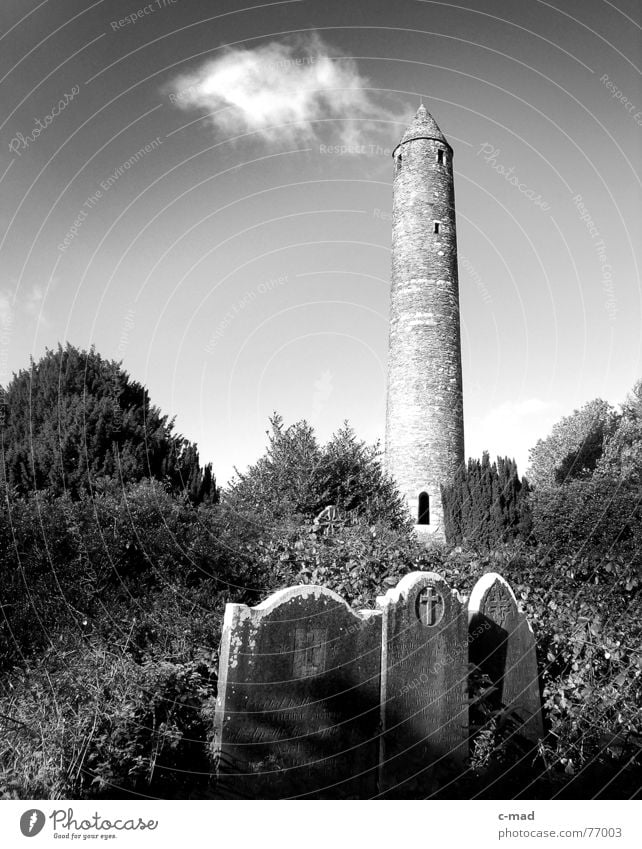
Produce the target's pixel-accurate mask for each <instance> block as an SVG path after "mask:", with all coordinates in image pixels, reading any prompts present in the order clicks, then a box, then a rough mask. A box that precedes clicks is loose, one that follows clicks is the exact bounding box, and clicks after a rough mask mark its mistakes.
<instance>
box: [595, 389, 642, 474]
mask: <svg viewBox="0 0 642 849" xmlns="http://www.w3.org/2000/svg"><path fill="white" fill-rule="evenodd" d="M597 471H598V472H599V473H601V474H604V475H607V476H608V477H611V478H618V479H621V480H624V481H629V482H635V483H642V381H638V382H637V383H636V384H635V386H634V387H633V391H632V392H631V393H630V394H629V396H628V397H627V398H626V400H625V401H624V403H623V404H622V412H621V415H620V417H619V420H618V423H617V427H616V428H615V430H614V432H613V434H612V436H611V438H610V439H609V440H608V442H607V444H606V446H605V449H604V452H603V455H602V456H601V457H600V460H599V462H598V464H597Z"/></svg>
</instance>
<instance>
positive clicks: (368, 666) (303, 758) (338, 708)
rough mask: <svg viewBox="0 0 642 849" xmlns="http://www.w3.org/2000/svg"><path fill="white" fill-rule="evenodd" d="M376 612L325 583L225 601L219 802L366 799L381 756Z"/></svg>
mask: <svg viewBox="0 0 642 849" xmlns="http://www.w3.org/2000/svg"><path fill="white" fill-rule="evenodd" d="M380 669H381V613H379V612H378V611H363V612H361V613H355V612H354V611H353V610H351V608H350V607H349V606H348V604H347V603H346V602H345V601H344V600H343V599H342V598H341V597H340V596H338V595H337V594H336V593H334V592H332V591H331V590H328V589H325V588H323V587H317V586H310V585H305V586H295V587H291V588H289V589H286V590H281V591H280V592H277V593H274V594H273V595H271V596H270V597H269V598H268V599H266V600H265V601H264V602H262V603H261V604H259V605H258V606H257V607H247V606H246V605H243V604H228V605H226V609H225V619H224V623H223V635H222V640H221V654H220V670H219V692H218V698H217V704H216V717H215V737H214V750H215V757H216V761H217V795H219V796H222V797H237V798H241V797H244V798H254V799H275V798H292V797H304V798H329V799H331V798H351V799H356V798H370V797H372V796H374V795H375V794H376V791H377V787H376V781H377V764H378V750H379V688H380Z"/></svg>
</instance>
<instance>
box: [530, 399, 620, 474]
mask: <svg viewBox="0 0 642 849" xmlns="http://www.w3.org/2000/svg"><path fill="white" fill-rule="evenodd" d="M617 421H618V417H617V415H616V413H615V411H614V410H613V408H612V407H611V406H610V404H607V403H606V402H605V401H602V400H601V399H599V398H596V399H595V400H594V401H590V402H589V403H588V404H585V405H584V406H583V407H581V409H579V410H575V411H574V412H573V413H572V414H571V415H570V416H566V417H565V418H563V419H561V420H560V421H559V422H557V423H556V424H555V425H554V426H553V429H552V431H551V433H550V434H549V436H547V437H546V438H545V439H539V440H538V441H537V443H536V444H535V447H534V448H532V449H531V451H530V467H529V469H528V472H527V474H528V479H529V481H530V482H531V483H532V485H533V486H534V487H535V488H542V489H544V488H550V487H553V486H558V485H560V484H563V483H565V482H567V481H569V480H572V479H574V478H579V479H585V478H587V477H590V475H591V474H592V473H593V471H594V470H595V468H596V466H597V464H598V462H599V460H600V458H601V457H602V454H603V452H604V448H605V445H606V443H607V442H608V440H609V438H610V437H611V435H612V434H613V432H614V430H615V428H616V426H617Z"/></svg>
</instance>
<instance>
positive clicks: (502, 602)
mask: <svg viewBox="0 0 642 849" xmlns="http://www.w3.org/2000/svg"><path fill="white" fill-rule="evenodd" d="M484 606H485V608H486V615H487V616H489V617H490V618H491V619H494V620H495V622H497V624H498V625H501V626H503V625H504V623H505V622H506V620H507V619H508V616H509V614H510V612H511V608H512V604H511V601H510V599H509V598H508V597H507V596H506V593H505V592H504V590H503V589H502V588H501V587H500V586H499V584H497V583H495V584H493V586H492V587H491V589H490V592H489V593H488V596H487V597H486V604H485V605H484Z"/></svg>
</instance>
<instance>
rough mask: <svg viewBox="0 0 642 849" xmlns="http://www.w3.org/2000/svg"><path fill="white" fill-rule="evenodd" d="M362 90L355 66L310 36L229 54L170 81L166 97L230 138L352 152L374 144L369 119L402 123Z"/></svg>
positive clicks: (363, 85) (362, 82)
mask: <svg viewBox="0 0 642 849" xmlns="http://www.w3.org/2000/svg"><path fill="white" fill-rule="evenodd" d="M331 53H332V54H333V55H330V54H331ZM368 86H369V81H368V80H367V78H365V77H363V76H362V75H361V74H360V73H359V71H358V68H357V64H356V62H355V61H354V59H350V58H346V57H342V56H340V55H338V53H337V51H336V50H331V49H330V48H329V46H328V45H327V44H326V43H325V42H324V41H323V40H322V39H321V38H320V37H319V36H318V35H316V34H315V35H312V36H308V37H306V38H304V39H302V38H299V39H295V40H284V41H272V42H270V43H269V44H264V45H260V46H258V47H255V48H253V49H244V48H229V49H227V50H226V51H225V52H224V53H223V55H222V56H220V57H218V58H216V59H214V60H210V61H208V62H206V63H205V64H204V65H202V66H201V67H200V68H199V69H198V70H196V71H195V72H193V73H191V74H185V75H183V76H180V77H179V78H177V79H175V80H174V81H173V83H172V84H171V86H170V89H169V91H170V100H171V102H173V103H175V104H176V105H177V106H180V107H182V108H184V109H190V108H199V109H206V110H208V112H210V113H211V114H210V116H209V120H210V122H211V123H212V125H213V126H214V128H215V129H216V130H217V131H218V132H219V133H221V134H222V135H224V136H225V137H228V138H229V137H234V136H238V135H242V134H244V133H254V134H256V135H258V136H259V137H260V138H261V139H262V140H263V141H265V142H268V143H275V142H281V143H295V144H298V143H301V142H303V143H310V142H313V141H318V140H320V139H322V138H327V137H328V136H332V137H333V140H335V141H336V142H337V143H340V144H344V145H348V146H353V145H355V144H358V143H359V139H360V138H362V137H363V138H365V137H366V133H367V134H368V138H369V141H370V142H372V132H373V129H376V126H377V125H375V124H370V122H371V121H372V120H373V119H379V120H381V119H382V118H383V119H388V120H393V121H394V120H399V118H400V117H401V116H399V115H398V116H395V114H393V112H391V111H390V110H389V109H386V108H385V107H382V106H381V104H376V103H375V102H374V100H373V98H372V96H371V94H370V92H369V91H368V90H367V89H368ZM404 114H405V113H404ZM405 117H406V119H407V115H405ZM324 122H325V123H324ZM379 126H381V125H379ZM387 132H388V135H389V133H390V131H389V129H388V131H387ZM362 133H363V136H362Z"/></svg>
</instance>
